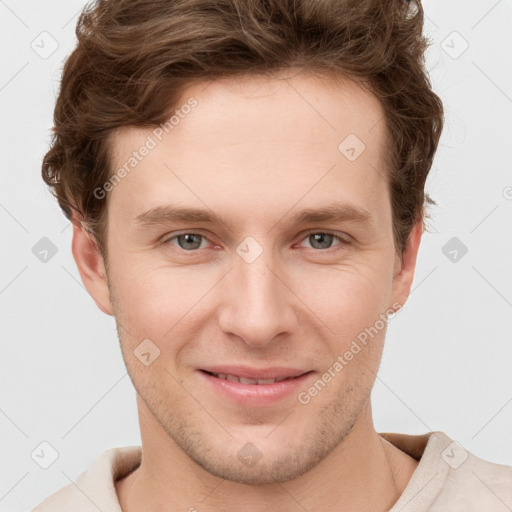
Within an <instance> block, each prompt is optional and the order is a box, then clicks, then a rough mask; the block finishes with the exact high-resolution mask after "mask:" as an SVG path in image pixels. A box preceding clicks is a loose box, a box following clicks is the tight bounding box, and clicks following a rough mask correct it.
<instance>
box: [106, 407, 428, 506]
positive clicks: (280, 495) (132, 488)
mask: <svg viewBox="0 0 512 512" xmlns="http://www.w3.org/2000/svg"><path fill="white" fill-rule="evenodd" d="M139 411H141V409H140V407H139ZM154 422H155V420H154V418H153V417H152V416H151V415H150V413H149V411H147V410H146V412H145V413H143V414H141V434H142V452H143V457H142V461H141V464H140V466H139V467H138V468H137V469H136V470H135V471H134V472H132V473H131V474H129V475H128V476H127V477H125V478H123V479H121V480H118V481H117V482H116V491H117V494H118V497H119V502H120V505H121V508H122V510H123V512H134V511H136V510H144V511H146V512H156V511H159V510H173V509H176V510H192V511H193V510H201V509H202V508H203V509H204V508H205V507H207V508H208V510H212V511H217V510H218V511H223V512H235V511H236V512H239V511H240V510H244V511H247V512H264V511H266V510H268V509H269V508H270V507H271V508H273V509H279V510H283V511H295V510H324V511H326V512H330V511H335V510H338V511H339V510H351V511H355V512H357V511H363V510H372V511H375V512H378V511H387V510H389V509H390V508H391V507H392V506H393V504H394V503H395V502H396V501H397V500H398V498H399V497H400V495H401V494H402V492H403V490H404V489H405V487H406V486H407V483H408V481H409V479H410V477H411V476H412V473H413V472H414V470H415V469H416V467H417V465H418V461H416V460H415V459H413V458H412V457H410V456H409V455H407V454H405V453H404V452H402V451H400V450H399V449H397V448H396V447H395V446H393V445H392V444H391V443H389V442H388V441H385V440H384V439H383V438H381V437H380V436H379V435H378V434H377V432H376V431H375V429H374V427H373V421H372V418H371V405H370V402H369V401H368V403H367V405H366V406H365V408H364V409H363V411H362V412H361V414H360V416H359V418H358V419H357V421H356V423H355V424H354V426H353V427H352V429H351V431H350V433H349V434H348V435H347V436H346V437H345V438H344V439H343V441H342V442H341V443H340V444H339V445H338V446H337V447H336V448H335V449H334V450H333V451H332V452H331V453H330V454H329V455H328V456H327V457H326V458H325V459H323V460H322V461H321V462H320V463H319V464H318V465H317V466H315V467H314V468H313V469H312V470H311V471H309V472H307V473H305V474H304V475H302V476H300V477H298V478H295V479H293V480H290V481H288V482H286V483H284V484H270V485H261V486H251V485H245V484H240V483H236V482H231V481H228V480H223V479H221V478H218V477H215V476H212V475H211V474H209V473H208V472H206V471H205V470H204V469H202V468H201V467H199V466H198V465H197V464H196V463H195V462H193V461H191V460H190V459H189V458H188V457H187V456H186V455H185V454H184V453H183V452H182V451H181V450H180V449H179V448H178V447H177V446H176V445H175V444H174V443H173V442H172V440H171V439H170V438H169V437H168V436H167V434H166V433H165V432H163V431H161V430H155V428H154V427H155V425H154ZM144 433H147V435H144Z"/></svg>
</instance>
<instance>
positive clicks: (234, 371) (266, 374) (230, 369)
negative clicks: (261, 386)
mask: <svg viewBox="0 0 512 512" xmlns="http://www.w3.org/2000/svg"><path fill="white" fill-rule="evenodd" d="M200 370H203V371H206V372H210V373H225V374H228V375H236V376H238V377H244V378H246V379H284V378H286V377H298V376H299V375H303V374H304V373H308V372H309V371H310V370H301V369H298V368H284V367H272V368H251V367H249V366H243V365H240V366H224V365H222V366H205V367H204V368H200Z"/></svg>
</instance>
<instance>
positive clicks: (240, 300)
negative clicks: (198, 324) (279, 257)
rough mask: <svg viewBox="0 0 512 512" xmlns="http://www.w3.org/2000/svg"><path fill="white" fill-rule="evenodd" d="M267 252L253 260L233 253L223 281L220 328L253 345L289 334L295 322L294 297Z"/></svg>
mask: <svg viewBox="0 0 512 512" xmlns="http://www.w3.org/2000/svg"><path fill="white" fill-rule="evenodd" d="M268 253H270V251H263V253H262V254H261V255H260V256H259V257H258V258H257V259H256V261H253V262H252V263H249V262H247V261H245V260H244V259H243V258H241V257H238V255H236V254H235V258H234V264H233V269H232V270H231V272H229V275H228V279H226V280H225V282H224V283H223V286H224V290H223V293H222V297H223V299H222V306H221V312H220V315H219V325H220V328H221V329H222V330H223V332H225V333H228V334H231V335H236V336H237V337H239V338H241V339H242V340H244V341H245V343H246V344H247V345H249V346H253V347H264V346H266V345H268V344H271V343H272V341H273V340H275V339H276V337H278V336H279V335H281V336H283V335H285V334H290V333H291V332H293V329H294V326H295V322H296V315H295V313H294V310H293V304H294V303H295V302H296V301H297V298H296V297H295V295H294V294H293V291H292V290H291V289H290V288H291V287H290V285H289V284H288V283H286V272H285V271H284V270H283V267H282V266H276V265H275V264H274V261H273V258H272V256H271V255H269V256H267V254H268Z"/></svg>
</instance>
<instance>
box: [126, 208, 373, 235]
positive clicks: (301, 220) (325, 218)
mask: <svg viewBox="0 0 512 512" xmlns="http://www.w3.org/2000/svg"><path fill="white" fill-rule="evenodd" d="M373 220H374V219H373V216H372V214H371V213H370V212H369V211H368V210H366V209H364V208H361V207H358V206H355V205H351V204H343V203H333V204H331V205H328V206H325V207H321V208H307V209H304V210H300V211H299V212H296V213H295V214H294V215H293V217H292V218H291V220H290V221H289V223H291V224H293V225H298V224H319V223H322V222H333V223H341V222H355V223H358V224H371V223H373ZM173 222H188V223H193V222H197V223H201V224H209V225H220V224H224V225H225V226H228V228H229V229H231V222H230V221H229V220H228V219H227V218H225V217H224V216H222V215H219V214H216V213H214V212H213V211H211V210H208V209H202V208H193V207H188V206H180V207H178V206H173V205H163V206H156V207H154V208H151V209H150V210H147V211H145V212H142V213H140V214H139V215H138V216H137V217H136V218H135V223H136V225H137V226H139V227H150V226H159V225H165V224H170V223H173ZM276 224H277V223H276Z"/></svg>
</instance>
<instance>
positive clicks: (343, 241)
mask: <svg viewBox="0 0 512 512" xmlns="http://www.w3.org/2000/svg"><path fill="white" fill-rule="evenodd" d="M312 234H323V235H331V236H334V237H336V238H337V239H338V240H339V241H340V243H339V244H337V245H335V246H333V247H330V248H328V249H314V248H313V250H314V251H316V252H319V253H321V252H325V253H328V252H333V251H336V250H337V249H336V248H337V247H339V246H343V245H348V244H350V241H351V239H352V238H351V237H350V235H348V234H346V233H337V232H335V231H330V230H325V229H310V230H308V231H306V232H305V233H302V234H301V235H300V238H299V239H298V242H302V241H303V240H305V239H306V238H307V237H308V236H310V235H312ZM183 235H199V236H201V237H202V238H204V239H205V240H207V241H208V242H209V243H210V244H211V243H213V242H212V241H211V240H210V239H209V238H208V236H206V235H205V234H204V233H203V232H202V230H201V229H196V230H185V231H178V232H177V233H173V234H172V235H171V236H169V237H164V239H163V240H162V242H161V243H162V244H169V245H171V244H170V242H171V240H174V239H176V238H178V237H179V236H183ZM344 237H347V238H348V240H347V239H345V238H344ZM173 247H174V248H175V249H177V250H178V251H180V252H185V253H197V252H199V249H195V250H193V251H186V250H185V249H181V247H177V246H173Z"/></svg>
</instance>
